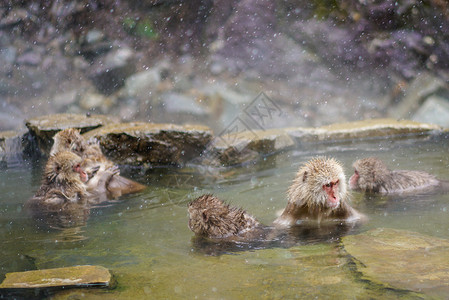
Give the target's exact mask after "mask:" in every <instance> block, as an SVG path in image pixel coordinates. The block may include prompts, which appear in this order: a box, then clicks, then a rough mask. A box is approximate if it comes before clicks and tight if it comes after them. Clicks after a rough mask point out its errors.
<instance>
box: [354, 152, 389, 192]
mask: <svg viewBox="0 0 449 300" xmlns="http://www.w3.org/2000/svg"><path fill="white" fill-rule="evenodd" d="M353 167H354V174H353V175H352V176H351V178H349V188H350V189H351V190H356V191H362V192H378V191H379V189H380V188H381V186H382V184H383V182H384V179H385V176H386V175H388V174H389V173H390V171H389V170H388V168H387V166H386V165H385V164H384V163H383V162H382V161H381V160H380V159H378V158H376V157H368V158H363V159H359V160H357V161H356V162H354V164H353Z"/></svg>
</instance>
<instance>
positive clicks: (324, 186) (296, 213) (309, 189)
mask: <svg viewBox="0 0 449 300" xmlns="http://www.w3.org/2000/svg"><path fill="white" fill-rule="evenodd" d="M287 198H288V202H287V206H286V207H285V209H284V211H283V212H282V214H281V216H280V217H278V218H277V219H276V220H275V221H274V225H276V226H292V225H295V224H300V223H302V222H305V221H306V222H308V221H312V222H317V223H321V222H323V221H338V222H349V223H353V222H356V221H360V220H364V219H365V218H366V217H365V216H364V215H362V214H361V213H359V212H357V211H356V210H355V209H354V208H352V207H351V206H350V205H349V203H348V201H349V196H348V193H347V187H346V177H345V174H344V171H343V167H342V165H341V164H340V163H339V162H338V161H337V160H335V159H334V158H325V157H316V158H313V159H311V160H310V161H308V162H307V163H305V164H304V165H303V166H302V167H300V168H299V170H298V172H297V173H296V177H295V179H294V180H293V183H292V184H291V186H290V188H289V189H288V192H287Z"/></svg>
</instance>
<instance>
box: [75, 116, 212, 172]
mask: <svg viewBox="0 0 449 300" xmlns="http://www.w3.org/2000/svg"><path fill="white" fill-rule="evenodd" d="M84 136H85V137H86V138H87V139H96V140H97V141H99V143H100V146H101V148H102V150H103V152H104V153H105V155H106V156H108V157H109V158H110V159H112V160H113V161H114V162H116V163H118V164H123V165H155V166H158V165H182V164H184V163H186V162H189V161H191V160H194V159H195V158H197V157H199V156H200V155H201V153H202V152H203V151H204V149H205V148H206V145H207V144H208V143H209V142H210V141H211V140H212V131H211V130H210V129H209V128H208V127H206V126H197V125H184V126H181V125H174V124H155V123H145V122H134V123H118V124H109V125H106V126H103V127H101V128H98V129H96V130H92V131H89V132H88V133H86V134H84Z"/></svg>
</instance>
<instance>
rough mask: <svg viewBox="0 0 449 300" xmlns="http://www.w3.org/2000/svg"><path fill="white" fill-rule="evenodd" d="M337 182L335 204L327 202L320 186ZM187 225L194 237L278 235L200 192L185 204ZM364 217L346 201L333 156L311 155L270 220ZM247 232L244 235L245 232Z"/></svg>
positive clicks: (340, 172) (339, 169)
mask: <svg viewBox="0 0 449 300" xmlns="http://www.w3.org/2000/svg"><path fill="white" fill-rule="evenodd" d="M336 181H338V182H339V183H338V186H336V189H338V190H337V193H338V198H339V202H338V205H334V206H329V205H328V195H327V194H326V192H325V191H324V190H323V189H324V185H326V184H328V183H330V182H336ZM188 211H189V217H190V218H189V228H190V229H191V230H192V231H193V232H194V233H195V234H196V235H198V236H205V237H209V238H227V237H231V236H245V237H254V236H258V237H265V238H267V239H273V238H274V237H276V236H277V235H278V234H279V231H278V230H277V229H270V228H268V227H264V226H263V225H262V224H260V223H259V222H258V221H257V220H256V219H255V218H254V217H252V216H251V215H249V214H247V213H246V212H245V211H243V210H242V209H239V208H236V207H230V206H229V205H227V204H224V203H223V202H222V201H221V200H220V199H218V198H217V197H214V196H212V195H203V196H201V197H199V198H197V199H196V200H194V201H192V202H191V203H190V204H189V208H188ZM363 219H365V216H363V215H362V214H360V213H358V212H357V211H356V210H355V209H353V208H352V207H351V206H350V205H349V204H348V195H347V192H346V178H345V175H344V173H343V168H342V167H341V165H340V163H339V162H337V161H336V160H335V159H327V158H322V157H319V158H315V159H312V160H311V161H309V162H308V163H306V164H305V165H304V166H302V167H301V168H300V169H299V171H298V173H297V175H296V178H295V179H294V181H293V183H292V185H291V186H290V188H289V190H288V203H287V206H286V208H285V209H284V212H283V213H282V215H281V216H280V217H279V218H278V219H276V220H275V221H274V224H275V225H277V226H292V225H295V224H298V221H312V225H313V223H315V224H316V223H317V222H318V223H319V222H321V221H325V220H330V221H334V220H335V221H338V224H340V223H342V221H343V222H345V223H346V222H354V221H357V220H363ZM246 233H248V235H245V234H246Z"/></svg>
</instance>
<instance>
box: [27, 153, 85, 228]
mask: <svg viewBox="0 0 449 300" xmlns="http://www.w3.org/2000/svg"><path fill="white" fill-rule="evenodd" d="M81 162H82V159H81V157H79V156H78V155H76V154H74V153H72V152H69V151H63V152H59V153H56V154H55V155H52V156H51V157H50V158H49V159H48V162H47V164H46V165H45V170H44V176H43V179H42V184H41V186H40V188H39V190H38V191H37V192H36V194H35V195H34V197H33V198H31V199H30V200H29V201H28V202H27V203H26V205H25V207H26V209H27V210H29V211H30V212H31V214H32V215H33V216H34V217H35V218H39V219H42V218H44V219H47V221H48V219H58V220H59V221H61V216H62V219H64V220H65V221H67V222H69V223H70V222H72V223H78V221H75V219H78V220H79V219H81V220H82V221H85V217H86V214H85V211H84V210H85V208H86V204H87V201H88V195H87V191H86V186H85V184H84V183H85V182H86V181H87V174H86V172H84V170H83V169H82V167H81ZM63 222H64V221H63ZM63 225H64V224H63Z"/></svg>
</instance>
